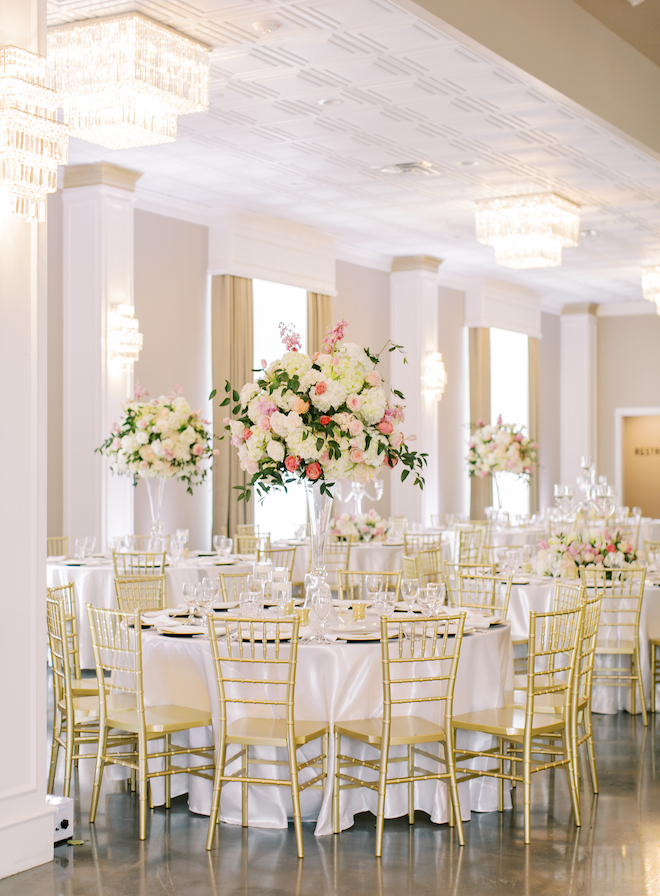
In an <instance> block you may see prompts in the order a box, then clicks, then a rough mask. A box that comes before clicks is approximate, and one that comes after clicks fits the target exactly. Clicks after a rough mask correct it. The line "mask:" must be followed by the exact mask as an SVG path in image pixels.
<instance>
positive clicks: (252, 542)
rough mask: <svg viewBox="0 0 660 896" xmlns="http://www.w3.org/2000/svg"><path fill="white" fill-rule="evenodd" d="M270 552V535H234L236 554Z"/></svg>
mask: <svg viewBox="0 0 660 896" xmlns="http://www.w3.org/2000/svg"><path fill="white" fill-rule="evenodd" d="M269 550H270V535H239V534H238V533H237V534H236V535H234V553H236V554H258V553H259V551H269Z"/></svg>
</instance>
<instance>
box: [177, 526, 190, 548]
mask: <svg viewBox="0 0 660 896" xmlns="http://www.w3.org/2000/svg"><path fill="white" fill-rule="evenodd" d="M176 537H177V538H178V539H179V541H180V542H181V544H182V545H183V546H184V548H185V546H186V545H187V544H188V540H189V539H190V529H177V530H176Z"/></svg>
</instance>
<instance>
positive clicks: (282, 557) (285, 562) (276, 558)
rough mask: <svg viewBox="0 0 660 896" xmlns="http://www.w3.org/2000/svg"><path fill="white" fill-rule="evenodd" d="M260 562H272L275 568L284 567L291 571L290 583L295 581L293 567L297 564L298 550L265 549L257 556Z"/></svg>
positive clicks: (292, 548)
mask: <svg viewBox="0 0 660 896" xmlns="http://www.w3.org/2000/svg"><path fill="white" fill-rule="evenodd" d="M257 559H258V560H270V561H271V562H272V564H273V566H283V567H286V569H287V570H288V571H289V581H292V579H293V565H294V563H295V562H296V548H295V547H291V548H265V549H263V550H260V551H259V553H258V555H257Z"/></svg>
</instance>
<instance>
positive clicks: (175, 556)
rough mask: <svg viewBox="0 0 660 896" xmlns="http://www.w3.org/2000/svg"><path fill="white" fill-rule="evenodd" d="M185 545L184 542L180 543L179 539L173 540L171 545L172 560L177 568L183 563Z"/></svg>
mask: <svg viewBox="0 0 660 896" xmlns="http://www.w3.org/2000/svg"><path fill="white" fill-rule="evenodd" d="M183 551H184V545H183V542H181V541H179V539H178V538H173V539H172V543H171V544H170V550H169V555H170V560H171V561H172V563H173V564H174V565H176V566H178V564H179V563H180V562H181V559H182V558H183Z"/></svg>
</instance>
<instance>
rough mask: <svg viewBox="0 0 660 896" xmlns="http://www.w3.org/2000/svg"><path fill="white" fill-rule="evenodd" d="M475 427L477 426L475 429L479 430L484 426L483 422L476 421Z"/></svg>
mask: <svg viewBox="0 0 660 896" xmlns="http://www.w3.org/2000/svg"><path fill="white" fill-rule="evenodd" d="M476 425H477V429H481V427H482V426H483V425H484V421H483V420H477V424H476Z"/></svg>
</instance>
